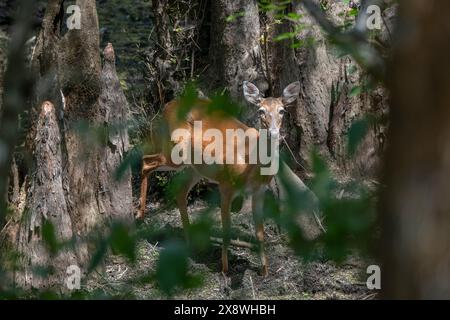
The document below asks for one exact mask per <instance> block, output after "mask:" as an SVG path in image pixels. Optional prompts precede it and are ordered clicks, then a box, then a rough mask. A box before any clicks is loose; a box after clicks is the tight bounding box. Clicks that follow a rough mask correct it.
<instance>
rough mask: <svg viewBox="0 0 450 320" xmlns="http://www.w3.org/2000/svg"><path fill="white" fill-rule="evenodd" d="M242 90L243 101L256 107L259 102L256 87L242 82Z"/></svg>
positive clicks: (258, 93)
mask: <svg viewBox="0 0 450 320" xmlns="http://www.w3.org/2000/svg"><path fill="white" fill-rule="evenodd" d="M243 88H244V97H245V100H247V101H248V102H250V103H251V104H255V105H258V104H259V103H260V102H261V99H262V96H261V93H260V92H259V89H258V87H256V86H255V85H254V84H253V83H251V82H248V81H244V83H243Z"/></svg>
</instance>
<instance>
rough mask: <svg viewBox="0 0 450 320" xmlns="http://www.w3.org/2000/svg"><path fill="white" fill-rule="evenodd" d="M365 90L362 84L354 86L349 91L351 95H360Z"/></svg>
mask: <svg viewBox="0 0 450 320" xmlns="http://www.w3.org/2000/svg"><path fill="white" fill-rule="evenodd" d="M362 92H363V87H362V86H354V87H353V88H352V89H351V90H350V92H349V93H348V96H349V97H356V96H359V95H360V94H361V93H362Z"/></svg>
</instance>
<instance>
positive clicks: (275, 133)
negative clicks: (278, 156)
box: [243, 81, 300, 139]
mask: <svg viewBox="0 0 450 320" xmlns="http://www.w3.org/2000/svg"><path fill="white" fill-rule="evenodd" d="M243 87H244V96H245V99H246V100H247V101H248V102H250V103H251V104H253V105H255V106H257V107H258V108H259V109H258V116H259V119H260V122H261V128H262V129H267V131H268V134H269V136H270V137H271V138H275V139H277V138H278V139H281V135H280V128H281V125H282V123H283V116H284V114H285V113H286V109H285V108H286V106H288V105H289V104H291V103H293V102H294V101H295V100H296V99H297V98H298V95H299V93H300V82H299V81H296V82H294V83H291V84H290V85H288V86H287V87H286V88H285V89H284V90H283V95H282V96H281V97H279V98H263V96H262V95H261V93H260V92H259V89H258V88H257V87H256V86H255V85H254V84H253V83H251V82H248V81H244V84H243Z"/></svg>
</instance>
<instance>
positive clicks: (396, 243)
mask: <svg viewBox="0 0 450 320" xmlns="http://www.w3.org/2000/svg"><path fill="white" fill-rule="evenodd" d="M449 10H450V3H448V2H442V1H427V2H426V3H425V2H423V1H420V0H413V1H401V3H400V12H399V21H400V22H401V24H400V25H399V26H400V27H401V28H400V29H399V30H398V32H397V36H398V38H397V39H398V41H399V43H398V47H397V48H396V53H395V55H394V61H393V64H392V66H391V68H390V69H389V70H391V74H390V84H389V87H390V89H391V92H392V108H391V127H390V132H389V136H388V141H389V147H388V151H387V155H386V161H385V166H384V175H385V177H384V183H385V184H386V185H387V188H386V189H385V190H384V192H383V195H382V206H381V208H380V215H381V218H382V222H383V223H382V231H383V237H382V239H383V242H382V244H381V248H382V251H381V255H382V257H383V260H384V264H383V269H382V273H381V281H382V290H383V291H384V297H386V298H400V299H449V298H450V238H449V230H450V201H449V197H448V191H449V190H450V183H449V179H448V177H449V174H450V161H449V154H450V108H449V105H450V91H449V90H448V88H449V86H450V60H449V59H448V57H449V55H450V42H449V41H448V39H450V20H449V19H448V14H447V12H448V11H449Z"/></svg>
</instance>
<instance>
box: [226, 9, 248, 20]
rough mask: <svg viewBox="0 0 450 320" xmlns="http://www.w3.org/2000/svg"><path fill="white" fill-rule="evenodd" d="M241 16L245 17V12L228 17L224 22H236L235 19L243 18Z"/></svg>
mask: <svg viewBox="0 0 450 320" xmlns="http://www.w3.org/2000/svg"><path fill="white" fill-rule="evenodd" d="M243 16H245V11H240V12H237V13H235V14H232V15H229V16H228V17H227V18H226V19H225V21H226V22H233V21H234V20H236V19H237V18H239V17H243Z"/></svg>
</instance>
